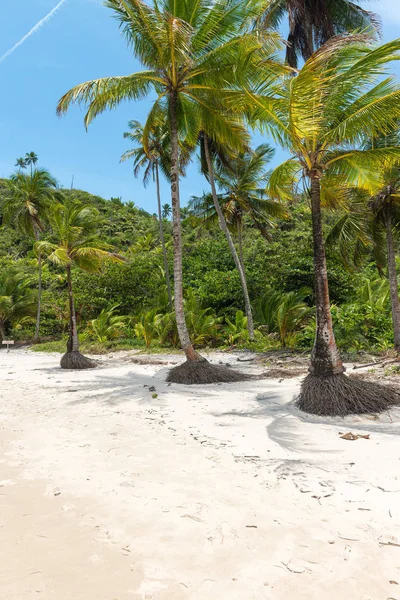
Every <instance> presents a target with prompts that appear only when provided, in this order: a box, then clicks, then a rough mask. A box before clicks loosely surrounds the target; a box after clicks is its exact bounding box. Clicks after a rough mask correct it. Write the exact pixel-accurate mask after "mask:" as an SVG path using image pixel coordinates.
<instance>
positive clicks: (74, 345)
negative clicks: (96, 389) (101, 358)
mask: <svg viewBox="0 0 400 600" xmlns="http://www.w3.org/2000/svg"><path fill="white" fill-rule="evenodd" d="M49 222H50V226H51V229H52V232H53V236H54V238H55V239H56V240H57V241H56V242H55V243H52V242H46V241H42V242H36V244H35V249H36V251H37V252H38V253H40V254H41V253H43V254H44V255H46V256H47V257H48V260H49V261H51V262H52V263H54V264H55V265H57V266H59V267H64V268H65V269H66V272H67V282H68V298H69V337H68V343H67V352H66V354H64V356H63V357H62V359H61V367H62V368H63V369H90V368H93V367H95V366H96V363H95V362H94V361H92V360H90V359H88V358H86V357H85V356H83V355H82V354H81V353H80V352H79V339H78V329H77V323H76V313H75V302H74V293H73V285H72V268H73V267H77V268H79V269H82V270H83V271H87V272H88V273H98V272H99V271H100V269H101V267H102V264H103V262H104V261H105V260H113V261H115V262H123V259H122V257H120V256H119V255H116V254H114V253H111V252H110V248H109V246H108V245H107V244H105V243H104V242H102V241H101V240H100V239H99V235H98V234H99V230H98V226H99V221H98V211H97V210H96V209H95V208H94V207H86V206H84V205H82V204H81V203H80V202H77V201H74V200H72V201H67V200H66V201H65V202H64V204H57V205H56V206H54V207H53V209H52V211H51V212H50V214H49Z"/></svg>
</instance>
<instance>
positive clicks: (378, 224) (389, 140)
mask: <svg viewBox="0 0 400 600" xmlns="http://www.w3.org/2000/svg"><path fill="white" fill-rule="evenodd" d="M399 142H400V131H399V130H397V131H396V132H394V133H393V134H391V135H388V136H386V135H382V136H380V137H378V138H376V139H374V140H373V141H372V142H370V141H368V142H367V143H366V144H365V146H364V147H365V148H366V149H367V150H370V149H372V148H383V149H384V148H385V147H387V146H399V145H400V144H399ZM380 178H381V185H380V186H379V189H378V191H377V192H376V193H375V194H374V196H372V197H370V196H369V195H368V193H367V192H365V191H364V192H363V191H361V190H355V191H354V192H353V193H352V194H351V196H350V202H349V203H348V204H347V206H346V207H345V208H346V211H345V213H344V215H343V216H341V217H340V219H339V220H338V221H337V223H336V224H335V225H334V226H333V228H332V229H331V231H330V233H329V236H328V242H330V243H331V242H333V241H336V242H337V243H338V247H339V251H340V254H341V256H342V258H343V261H344V264H345V266H348V267H349V266H352V265H355V266H359V265H360V264H361V260H362V258H363V257H365V255H366V253H367V252H368V249H370V248H371V247H372V249H373V252H374V256H375V260H376V264H377V267H378V271H379V273H380V275H383V274H384V263H385V262H386V267H387V275H388V279H389V287H390V300H391V311H392V321H393V335H394V348H395V350H396V352H400V301H399V291H398V282H397V281H398V280H397V267H396V254H395V246H394V241H393V234H394V230H398V227H399V224H400V203H399V200H400V166H397V165H396V166H394V167H393V168H390V169H384V170H383V171H382V173H381V174H380ZM385 238H386V239H385ZM385 245H386V253H385Z"/></svg>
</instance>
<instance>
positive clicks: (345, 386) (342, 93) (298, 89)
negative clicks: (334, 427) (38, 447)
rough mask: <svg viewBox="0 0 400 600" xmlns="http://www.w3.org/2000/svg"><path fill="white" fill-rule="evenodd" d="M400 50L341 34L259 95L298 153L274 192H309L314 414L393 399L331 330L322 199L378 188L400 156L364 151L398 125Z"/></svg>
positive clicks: (305, 388)
mask: <svg viewBox="0 0 400 600" xmlns="http://www.w3.org/2000/svg"><path fill="white" fill-rule="evenodd" d="M399 50H400V40H396V41H394V42H391V43H388V44H385V45H383V46H380V47H378V48H374V49H371V44H370V38H369V37H368V36H365V35H354V36H343V37H337V38H334V39H332V40H331V41H330V42H328V43H327V44H326V45H325V46H323V47H322V48H321V49H320V50H319V51H317V52H316V53H315V54H314V55H313V56H312V57H311V58H310V59H309V60H308V61H307V62H306V64H305V65H304V67H303V68H302V69H301V71H300V72H299V74H298V76H297V77H295V78H290V79H291V80H290V81H288V82H287V85H286V86H285V87H284V88H280V89H279V90H277V93H276V96H275V97H274V98H272V97H270V98H266V97H264V98H262V97H258V96H257V95H255V96H254V98H253V100H254V102H255V103H256V104H257V107H258V108H257V110H258V115H257V116H258V117H259V118H260V119H264V124H265V126H266V127H267V128H273V129H274V130H275V133H276V136H279V139H280V140H281V142H282V144H283V145H284V146H285V147H286V148H287V149H288V150H289V151H290V152H291V154H292V157H291V158H290V159H288V160H287V161H285V162H284V163H283V164H282V165H280V166H279V167H277V168H276V169H275V171H274V172H273V173H272V174H271V177H270V182H269V192H270V194H272V196H274V197H281V198H282V197H290V196H291V193H292V189H293V182H294V181H296V180H299V179H302V178H304V181H305V183H306V186H307V189H308V190H309V193H310V202H311V214H312V228H313V240H314V277H315V298H316V313H317V327H316V337H315V343H314V348H313V351H312V355H311V368H310V374H309V375H308V377H307V378H306V379H305V381H304V382H303V385H302V389H301V393H300V397H299V399H298V405H299V406H300V408H301V409H303V410H305V411H307V412H311V413H316V414H332V415H338V414H339V415H343V414H349V413H362V412H370V411H371V410H372V411H376V410H382V409H384V408H385V407H387V406H388V404H389V403H390V402H393V395H392V394H391V393H390V392H388V391H387V390H386V389H385V388H379V387H378V388H375V387H374V386H372V384H371V385H370V384H367V382H361V381H356V380H351V379H348V378H346V377H345V376H344V368H343V364H342V360H341V356H340V353H339V351H338V348H337V346H336V342H335V337H334V333H333V327H332V317H331V311H330V301H329V286H328V276H327V266H326V256H325V245H324V239H323V230H322V215H321V200H323V201H324V202H329V201H332V199H335V200H336V201H337V200H338V199H340V197H341V195H342V196H343V195H345V194H346V193H347V192H348V188H349V187H350V186H355V187H360V188H364V189H368V190H376V189H377V186H378V185H379V178H377V176H376V173H377V172H378V173H379V171H381V170H382V168H389V167H390V166H391V165H392V164H395V163H396V161H398V160H399V159H400V148H398V147H389V146H388V147H386V148H373V149H370V150H365V149H362V148H361V149H360V145H361V144H362V142H363V140H365V139H370V138H373V137H376V136H377V135H378V134H379V133H380V132H386V133H388V132H390V130H392V129H393V128H394V127H395V126H396V124H397V119H398V118H399V116H400V102H399V100H400V89H399V86H398V85H397V83H396V81H395V79H394V78H393V77H388V78H386V79H384V80H382V79H381V78H382V76H383V75H384V74H385V72H386V70H385V69H386V65H387V63H388V62H389V61H391V60H392V59H393V58H398V56H399ZM236 102H238V99H237V100H236Z"/></svg>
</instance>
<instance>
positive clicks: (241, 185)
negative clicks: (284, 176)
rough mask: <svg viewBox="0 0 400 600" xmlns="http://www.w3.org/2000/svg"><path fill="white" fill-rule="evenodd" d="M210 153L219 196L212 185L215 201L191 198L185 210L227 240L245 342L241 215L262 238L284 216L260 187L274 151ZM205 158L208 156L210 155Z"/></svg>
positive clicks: (249, 311) (265, 147) (251, 327)
mask: <svg viewBox="0 0 400 600" xmlns="http://www.w3.org/2000/svg"><path fill="white" fill-rule="evenodd" d="M206 150H210V143H208V147H205V146H204V148H203V146H202V155H203V154H205V153H206ZM211 151H212V152H213V154H214V162H215V170H216V172H215V180H216V183H218V184H219V187H220V188H221V190H222V191H223V193H220V194H217V193H216V188H215V183H214V195H215V197H213V195H212V194H211V195H208V194H204V195H203V196H200V197H196V196H194V197H193V198H192V199H191V201H190V203H189V208H190V209H191V210H192V211H193V213H194V214H195V215H196V216H199V217H200V218H202V219H203V220H204V223H205V224H206V225H208V224H212V223H214V222H216V221H218V222H219V223H220V226H221V229H222V230H223V231H224V233H225V236H226V237H227V239H228V244H229V247H230V249H231V254H232V257H233V259H234V262H235V264H236V267H237V270H238V272H239V277H240V280H241V284H242V289H243V295H244V299H245V312H246V317H247V328H248V333H249V338H250V339H254V325H253V315H252V308H251V304H250V298H249V293H248V289H247V279H246V269H245V264H244V259H243V222H244V218H245V215H247V216H249V217H250V218H251V220H252V221H253V223H254V224H255V225H256V227H257V228H258V229H259V230H260V231H261V233H262V234H263V235H264V236H266V235H267V227H268V226H270V225H271V224H272V223H271V217H277V216H284V214H285V211H284V210H283V208H282V204H281V203H280V202H276V201H271V200H268V199H266V197H265V192H264V189H262V186H263V188H265V183H266V180H265V177H266V172H265V168H266V165H267V163H268V162H269V160H270V159H271V158H272V156H273V153H274V151H273V149H272V148H271V147H270V146H268V144H262V145H261V146H258V148H256V149H255V150H250V149H248V150H246V151H245V152H243V153H241V154H237V155H236V156H234V157H233V158H232V157H229V156H228V155H227V154H226V151H225V149H221V148H217V147H215V145H214V147H211ZM208 155H209V156H210V152H208ZM204 161H205V162H206V164H205V165H204V166H203V165H202V171H203V172H205V173H206V175H207V177H208V178H209V177H210V175H209V166H208V163H207V159H206V157H204V159H203V162H204ZM263 183H264V185H263ZM217 204H218V205H219V206H217ZM221 215H222V217H221ZM227 230H228V233H227ZM230 230H232V231H233V232H235V233H236V234H237V246H238V250H237V251H236V248H235V246H234V243H233V240H232V237H231V235H230V233H229V231H230Z"/></svg>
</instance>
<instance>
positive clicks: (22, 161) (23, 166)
mask: <svg viewBox="0 0 400 600" xmlns="http://www.w3.org/2000/svg"><path fill="white" fill-rule="evenodd" d="M15 166H16V167H18V168H19V169H20V171H23V170H24V169H26V159H25V158H22V157H21V158H17V162H16V163H15Z"/></svg>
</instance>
